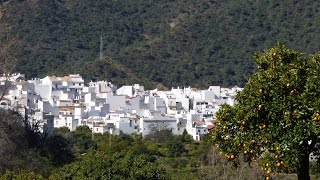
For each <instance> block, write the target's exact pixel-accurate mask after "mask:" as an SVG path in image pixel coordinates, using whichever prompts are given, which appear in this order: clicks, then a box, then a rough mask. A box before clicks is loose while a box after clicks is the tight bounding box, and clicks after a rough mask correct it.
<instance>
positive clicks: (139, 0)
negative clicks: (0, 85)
mask: <svg viewBox="0 0 320 180" xmlns="http://www.w3.org/2000/svg"><path fill="white" fill-rule="evenodd" d="M0 6H1V7H0V9H1V10H0V27H2V28H1V29H0V42H1V43H2V44H5V43H6V42H9V41H10V40H11V39H19V41H18V42H19V43H17V44H16V46H15V48H12V50H11V51H10V53H11V55H12V56H14V57H16V58H17V59H18V64H17V67H16V70H17V71H21V72H23V73H25V74H26V75H27V77H33V76H40V77H41V76H44V75H46V74H66V73H81V74H83V75H84V77H85V78H87V79H90V78H92V77H98V78H104V79H112V80H114V81H116V82H117V83H120V84H121V83H125V81H127V82H129V83H134V82H139V83H146V84H149V85H150V86H153V85H154V84H155V82H157V83H163V84H164V85H166V86H177V85H180V86H182V85H193V86H198V87H205V86H208V85H211V84H213V85H225V86H230V85H243V84H244V83H245V82H246V79H247V77H248V76H249V75H250V74H251V73H252V71H253V70H254V68H255V67H254V63H253V60H252V56H253V53H254V52H259V51H262V50H264V49H266V48H267V47H270V46H272V45H275V44H276V43H278V42H280V43H285V44H287V45H288V46H289V47H290V48H295V49H298V50H302V51H304V52H308V53H314V52H316V51H318V50H319V49H320V47H319V46H320V45H319V44H318V42H319V40H320V33H319V32H320V26H319V24H320V19H319V18H320V13H319V10H320V4H319V3H318V2H314V1H311V0H301V1H297V0H288V1H285V2H279V1H276V0H267V1H258V0H247V1H244V0H227V1H218V0H207V1H190V0H178V1H169V0H161V1H155V2H152V1H145V0H135V1H125V0H113V1H110V0H96V1H86V0H78V1H72V0H41V1H40V0H9V1H6V2H1V5H0ZM100 36H102V37H103V39H104V41H103V42H104V55H105V56H106V57H110V58H111V59H112V60H113V62H115V61H116V62H117V64H118V65H120V64H121V67H122V68H120V69H119V68H117V67H115V66H114V65H111V64H110V63H108V62H107V61H106V62H101V60H99V58H98V57H99V44H100ZM113 64H114V63H113ZM84 68H86V69H84ZM121 69H122V70H121ZM84 70H85V71H84ZM141 77H143V78H142V80H140V81H139V79H141ZM137 79H138V80H137Z"/></svg>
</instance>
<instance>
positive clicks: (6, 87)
mask: <svg viewBox="0 0 320 180" xmlns="http://www.w3.org/2000/svg"><path fill="white" fill-rule="evenodd" d="M0 83H1V84H0V87H1V89H2V90H3V91H5V92H6V93H5V94H4V95H3V97H2V98H1V101H0V107H1V108H4V109H13V110H15V111H18V112H19V113H20V114H21V116H22V117H25V119H26V120H28V121H29V123H30V124H31V125H37V127H38V128H39V131H41V132H44V133H48V134H50V133H52V132H53V129H54V128H60V127H67V128H69V129H70V131H74V130H75V129H76V128H77V127H78V126H88V127H89V128H90V129H91V130H92V132H93V133H102V134H103V133H110V134H114V135H119V134H141V135H142V136H143V137H144V136H146V135H148V134H149V133H150V132H152V131H153V130H163V129H167V130H170V131H171V132H172V133H173V134H175V135H179V134H182V133H183V132H184V131H186V132H187V133H188V134H190V135H191V136H192V137H193V139H194V140H201V137H202V136H203V135H205V134H207V133H209V132H210V131H211V130H213V129H214V124H215V121H216V118H215V113H216V112H217V111H218V110H219V107H220V106H221V105H222V104H229V105H233V104H234V103H235V96H236V94H237V93H238V92H240V91H241V90H242V88H238V87H233V88H222V87H220V86H210V87H208V89H204V90H199V89H196V88H191V87H177V88H172V89H171V90H168V91H161V90H158V89H153V90H145V88H144V86H141V85H139V84H134V85H124V86H122V87H120V88H118V87H117V86H116V85H115V84H112V83H110V82H107V81H96V82H92V81H91V82H88V83H85V81H84V79H83V78H82V77H81V75H79V74H70V75H68V76H63V77H56V76H47V77H45V78H42V79H39V78H33V79H31V80H26V79H25V75H24V74H20V73H15V74H10V75H8V74H4V75H2V77H0Z"/></svg>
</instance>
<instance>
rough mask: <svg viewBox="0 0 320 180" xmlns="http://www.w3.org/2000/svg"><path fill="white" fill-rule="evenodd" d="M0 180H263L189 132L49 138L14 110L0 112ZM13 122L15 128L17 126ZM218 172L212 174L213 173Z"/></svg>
mask: <svg viewBox="0 0 320 180" xmlns="http://www.w3.org/2000/svg"><path fill="white" fill-rule="evenodd" d="M0 113H1V114H0V115H1V116H0V117H1V118H0V145H1V149H0V158H1V161H0V179H214V178H218V177H219V179H237V178H238V177H239V176H240V177H248V178H249V177H252V178H253V179H257V178H261V177H262V173H261V172H260V171H259V170H257V169H256V168H255V167H249V166H248V165H241V166H239V167H238V168H236V167H232V166H230V165H228V164H227V162H226V161H225V160H224V159H222V158H221V157H220V156H219V154H218V153H217V152H216V151H215V149H212V143H211V142H210V141H208V138H207V140H205V141H203V142H195V141H193V140H192V138H191V137H190V136H189V135H188V134H187V133H186V132H185V133H183V134H182V135H179V136H174V135H172V133H171V132H170V131H163V132H161V131H159V132H154V133H152V134H150V136H148V137H146V138H145V139H142V137H141V136H140V135H132V136H129V135H119V136H114V135H109V134H103V135H102V134H92V133H91V130H90V129H89V128H88V127H86V126H80V127H78V128H77V129H76V130H75V131H73V132H70V131H69V130H68V129H67V128H60V129H55V131H54V134H53V135H51V136H48V135H46V134H41V133H38V132H36V131H34V130H36V129H31V128H29V127H28V126H22V122H21V118H20V117H19V116H18V115H17V114H16V113H15V112H12V111H3V110H1V111H0ZM13 122H14V123H13ZM213 170H214V172H213Z"/></svg>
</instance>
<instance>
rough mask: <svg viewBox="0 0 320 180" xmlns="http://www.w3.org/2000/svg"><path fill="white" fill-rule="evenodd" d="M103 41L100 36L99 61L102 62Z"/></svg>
mask: <svg viewBox="0 0 320 180" xmlns="http://www.w3.org/2000/svg"><path fill="white" fill-rule="evenodd" d="M102 51H103V39H102V36H100V60H102V58H103V53H102Z"/></svg>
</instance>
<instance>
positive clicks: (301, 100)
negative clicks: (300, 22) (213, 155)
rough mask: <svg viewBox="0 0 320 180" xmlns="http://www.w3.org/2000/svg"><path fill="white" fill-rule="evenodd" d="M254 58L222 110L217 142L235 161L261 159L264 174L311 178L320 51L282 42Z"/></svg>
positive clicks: (319, 119)
mask: <svg viewBox="0 0 320 180" xmlns="http://www.w3.org/2000/svg"><path fill="white" fill-rule="evenodd" d="M255 61H256V64H257V65H258V70H257V72H256V73H254V74H253V75H252V76H251V78H250V79H249V81H248V83H247V84H246V85H245V87H244V89H243V91H242V92H241V93H239V94H238V95H237V97H236V100H237V104H236V105H235V106H233V107H231V106H228V105H223V106H222V107H221V109H220V110H219V111H218V113H217V119H218V121H217V123H216V129H215V131H214V132H213V134H212V138H213V141H214V142H215V144H216V146H218V147H219V148H220V149H221V154H223V155H224V156H225V157H226V158H227V159H228V160H230V161H232V162H237V161H238V160H239V157H240V156H241V157H243V158H244V159H245V160H248V161H252V160H258V161H259V164H260V165H261V169H262V170H264V171H265V173H266V179H269V178H270V175H271V173H274V172H281V171H282V172H286V171H288V170H293V171H295V172H297V175H298V179H299V180H300V179H310V176H309V155H310V153H312V152H315V151H318V150H317V149H316V148H315V147H316V146H317V143H319V135H320V55H314V56H312V57H310V58H306V57H304V56H302V55H301V53H299V52H297V51H293V50H289V49H288V48H286V47H285V46H283V45H278V46H275V47H273V48H270V49H268V50H267V51H265V52H264V53H261V54H257V55H256V56H255ZM290 168H291V169H290Z"/></svg>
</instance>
